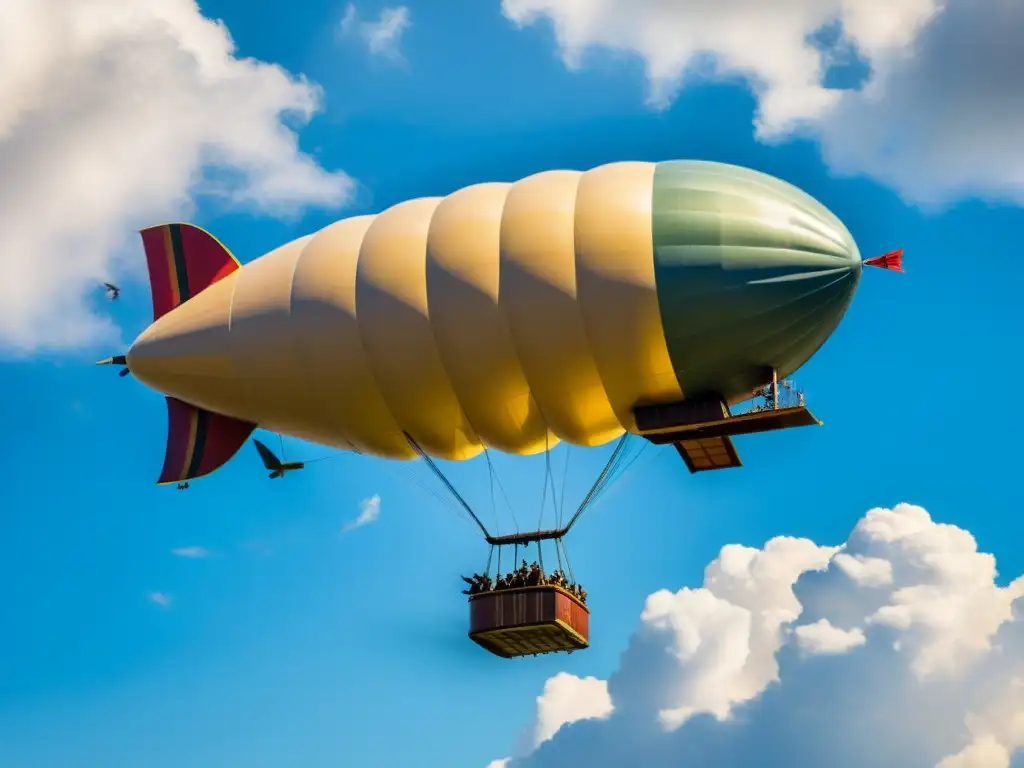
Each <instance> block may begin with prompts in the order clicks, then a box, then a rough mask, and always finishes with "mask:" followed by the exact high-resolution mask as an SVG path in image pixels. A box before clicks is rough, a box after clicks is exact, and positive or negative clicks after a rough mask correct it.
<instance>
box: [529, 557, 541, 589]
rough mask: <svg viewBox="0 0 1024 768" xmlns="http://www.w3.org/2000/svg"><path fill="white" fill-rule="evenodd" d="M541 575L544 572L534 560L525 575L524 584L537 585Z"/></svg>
mask: <svg viewBox="0 0 1024 768" xmlns="http://www.w3.org/2000/svg"><path fill="white" fill-rule="evenodd" d="M543 577H544V574H543V572H542V571H541V569H540V566H539V565H538V564H537V563H536V562H534V563H533V565H531V566H530V572H529V574H527V576H526V586H528V587H539V586H540V582H541V579H542V578H543Z"/></svg>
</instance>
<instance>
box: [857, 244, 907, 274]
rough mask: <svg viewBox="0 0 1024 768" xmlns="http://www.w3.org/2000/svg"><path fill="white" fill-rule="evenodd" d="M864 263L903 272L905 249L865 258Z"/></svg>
mask: <svg viewBox="0 0 1024 768" xmlns="http://www.w3.org/2000/svg"><path fill="white" fill-rule="evenodd" d="M864 263H865V264H866V265H868V266H869V267H880V268H881V269H888V270H889V271H890V272H903V271H904V270H903V249H902V248H900V249H899V250H896V251H889V252H888V253H883V254H882V255H881V256H875V257H873V258H870V259H864Z"/></svg>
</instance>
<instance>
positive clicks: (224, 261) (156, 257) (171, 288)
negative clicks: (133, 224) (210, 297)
mask: <svg viewBox="0 0 1024 768" xmlns="http://www.w3.org/2000/svg"><path fill="white" fill-rule="evenodd" d="M140 234H141V235H142V246H143V248H144V250H145V251H146V264H147V266H148V267H149V287H150V291H151V292H152V294H153V320H154V322H155V321H156V320H159V319H160V318H161V317H162V316H164V315H166V314H167V313H168V312H170V311H171V310H172V309H174V308H175V307H177V306H178V305H179V304H184V303H185V302H186V301H188V300H189V299H190V298H192V297H193V296H195V295H196V294H197V293H199V292H200V291H202V290H204V289H206V288H209V287H210V286H211V285H213V284H214V283H216V282H217V281H218V280H221V279H223V278H225V277H227V276H228V275H230V274H231V273H232V272H234V271H235V270H236V269H238V268H239V267H240V266H241V265H240V264H239V263H238V260H237V259H236V258H235V257H234V256H232V255H231V252H230V251H229V250H228V249H227V248H225V247H224V246H223V245H222V244H221V243H220V241H218V240H217V238H215V237H214V236H213V235H211V234H210V233H209V232H207V231H206V230H205V229H200V228H199V227H196V226H193V225H192V224H161V225H159V226H156V227H149V228H148V229H144V230H142V232H141V233H140Z"/></svg>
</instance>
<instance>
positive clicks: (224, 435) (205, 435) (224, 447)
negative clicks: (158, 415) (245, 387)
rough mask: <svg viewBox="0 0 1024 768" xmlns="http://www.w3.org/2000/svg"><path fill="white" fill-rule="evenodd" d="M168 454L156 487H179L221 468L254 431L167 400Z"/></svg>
mask: <svg viewBox="0 0 1024 768" xmlns="http://www.w3.org/2000/svg"><path fill="white" fill-rule="evenodd" d="M167 424H168V426H167V453H166V455H165V456H164V468H163V471H162V472H161V473H160V479H159V480H158V481H157V484H158V485H166V484H168V483H181V482H184V481H186V480H191V479H192V478H194V477H202V476H203V475H208V474H210V473H211V472H213V471H214V470H215V469H217V468H219V467H221V466H223V465H224V464H226V463H227V462H228V461H230V460H231V457H232V456H234V455H235V454H236V453H238V449H239V448H241V447H242V446H243V445H245V441H246V440H248V439H249V436H250V435H251V434H252V433H253V430H255V429H256V425H255V424H250V423H248V422H245V421H240V420H239V419H233V418H231V417H230V416H222V415H221V414H219V413H212V412H210V411H204V410H203V409H202V408H196V407H195V406H192V405H189V404H187V403H183V402H181V401H180V400H175V399H174V398H173V397H168V398H167Z"/></svg>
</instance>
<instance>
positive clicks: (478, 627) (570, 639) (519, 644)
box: [469, 584, 590, 659]
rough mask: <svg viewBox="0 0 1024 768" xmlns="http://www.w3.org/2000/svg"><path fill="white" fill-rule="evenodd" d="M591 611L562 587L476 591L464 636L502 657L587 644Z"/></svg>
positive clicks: (544, 586)
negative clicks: (467, 632)
mask: <svg viewBox="0 0 1024 768" xmlns="http://www.w3.org/2000/svg"><path fill="white" fill-rule="evenodd" d="M589 628H590V611H589V610H588V609H587V606H586V605H584V604H583V602H582V601H581V600H580V599H579V598H578V597H576V596H575V595H573V594H571V593H570V592H568V591H567V590H565V589H562V588H561V587H556V586H553V585H551V584H545V585H542V586H537V587H518V588H512V589H501V590H492V591H489V592H481V593H479V594H476V595H470V597H469V637H470V639H471V640H472V641H473V642H475V643H477V644H478V645H480V646H481V647H483V648H485V649H487V650H488V651H490V652H491V653H493V654H495V655H496V656H501V657H502V658H505V659H510V658H514V657H516V656H535V655H537V654H542V653H557V652H559V651H568V652H570V653H572V652H573V651H578V650H582V649H584V648H586V647H587V646H589V644H590V643H589V639H588V638H589Z"/></svg>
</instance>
